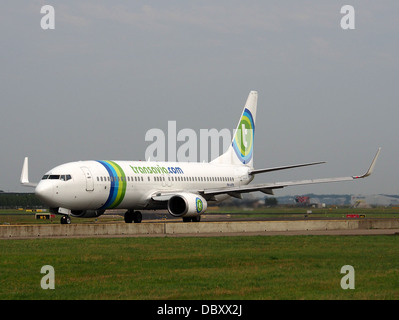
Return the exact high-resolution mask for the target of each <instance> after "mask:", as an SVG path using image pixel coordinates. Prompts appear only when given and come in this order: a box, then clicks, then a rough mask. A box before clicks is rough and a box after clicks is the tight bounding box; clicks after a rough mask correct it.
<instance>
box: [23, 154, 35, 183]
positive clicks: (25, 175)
mask: <svg viewBox="0 0 399 320" xmlns="http://www.w3.org/2000/svg"><path fill="white" fill-rule="evenodd" d="M20 181H21V184H22V185H23V186H27V187H36V186H37V183H30V182H29V169H28V157H25V160H24V165H23V166H22V172H21V180H20Z"/></svg>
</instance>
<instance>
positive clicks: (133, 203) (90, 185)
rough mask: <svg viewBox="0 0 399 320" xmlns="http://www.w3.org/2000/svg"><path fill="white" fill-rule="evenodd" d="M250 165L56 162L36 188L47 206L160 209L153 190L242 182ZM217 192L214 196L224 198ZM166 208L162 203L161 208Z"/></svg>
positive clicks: (245, 181)
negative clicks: (154, 200)
mask: <svg viewBox="0 0 399 320" xmlns="http://www.w3.org/2000/svg"><path fill="white" fill-rule="evenodd" d="M248 170H249V167H246V166H242V165H241V166H238V165H224V164H211V163H182V162H173V163H172V162H150V161H148V162H145V161H79V162H71V163H66V164H63V165H60V166H58V167H55V168H54V169H52V170H50V171H49V172H47V173H46V174H45V175H44V176H43V179H42V180H41V181H40V182H39V184H38V186H37V187H36V190H35V193H36V195H37V196H38V197H39V198H40V199H41V200H42V201H43V202H44V203H45V204H47V205H48V206H49V207H53V208H55V207H62V208H67V209H70V210H106V209H160V207H159V204H154V203H153V202H152V201H151V196H152V195H154V193H156V192H162V193H167V192H169V191H170V192H173V193H176V192H179V191H181V192H193V193H196V192H197V191H198V190H201V189H210V188H221V187H233V186H241V185H246V184H248V183H249V182H250V181H252V179H253V177H252V176H250V175H248ZM227 197H228V196H227V195H220V196H217V197H216V198H215V200H223V199H226V198H227ZM165 208H166V207H165Z"/></svg>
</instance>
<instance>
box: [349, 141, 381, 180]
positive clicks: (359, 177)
mask: <svg viewBox="0 0 399 320" xmlns="http://www.w3.org/2000/svg"><path fill="white" fill-rule="evenodd" d="M380 152H381V147H380V148H378V150H377V153H376V154H375V156H374V159H373V162H371V165H370V168H369V169H368V170H367V172H366V173H365V174H363V175H361V176H353V179H361V178H366V177H368V176H369V175H371V174H372V173H373V171H374V167H375V164H376V162H377V158H378V156H379V155H380Z"/></svg>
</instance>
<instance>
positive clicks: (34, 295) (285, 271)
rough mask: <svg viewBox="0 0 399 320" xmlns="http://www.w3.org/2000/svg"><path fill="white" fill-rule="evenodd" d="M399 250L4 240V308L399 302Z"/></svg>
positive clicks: (388, 240)
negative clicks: (112, 302)
mask: <svg viewBox="0 0 399 320" xmlns="http://www.w3.org/2000/svg"><path fill="white" fill-rule="evenodd" d="M398 249H399V237H397V236H353V237H352V236H344V237H343V236H342V237H336V236H274V237H271V236H268V237H260V236H257V237H220V238H113V239H106V238H98V239H92V238H90V239H35V240H0V275H1V276H0V299H255V300H257V299H399V259H398V251H399V250H398ZM43 265H51V266H53V267H54V270H55V289H54V290H43V289H41V286H40V281H41V279H42V277H43V276H44V274H41V273H40V270H41V267H42V266H43ZM344 265H351V266H353V267H354V269H355V289H354V290H350V289H348V290H343V289H342V288H341V286H340V282H341V278H342V277H343V276H344V275H343V274H340V269H341V267H342V266H344Z"/></svg>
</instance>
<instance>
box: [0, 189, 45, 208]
mask: <svg viewBox="0 0 399 320" xmlns="http://www.w3.org/2000/svg"><path fill="white" fill-rule="evenodd" d="M43 207H45V206H44V205H43V203H42V202H41V201H40V200H39V199H37V198H36V197H35V194H34V193H15V192H12V193H8V192H0V209H15V208H43Z"/></svg>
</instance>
